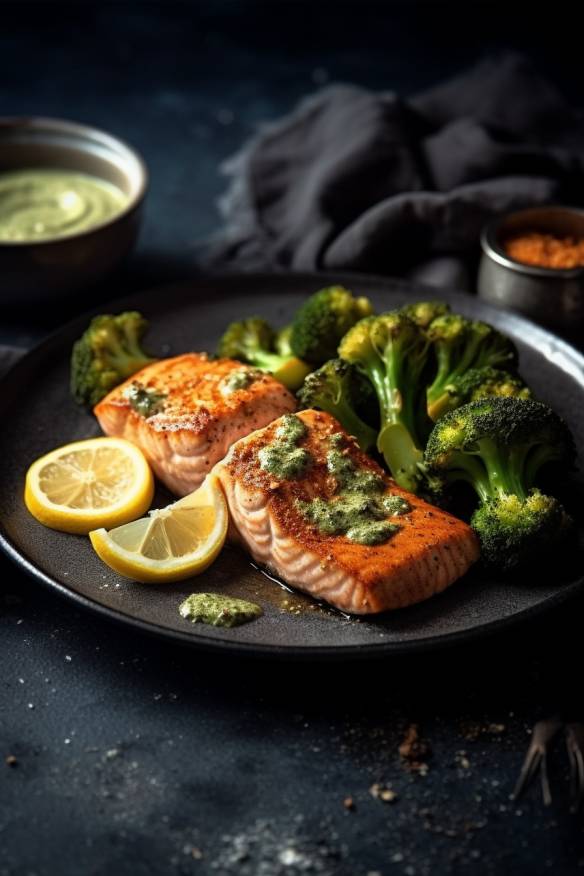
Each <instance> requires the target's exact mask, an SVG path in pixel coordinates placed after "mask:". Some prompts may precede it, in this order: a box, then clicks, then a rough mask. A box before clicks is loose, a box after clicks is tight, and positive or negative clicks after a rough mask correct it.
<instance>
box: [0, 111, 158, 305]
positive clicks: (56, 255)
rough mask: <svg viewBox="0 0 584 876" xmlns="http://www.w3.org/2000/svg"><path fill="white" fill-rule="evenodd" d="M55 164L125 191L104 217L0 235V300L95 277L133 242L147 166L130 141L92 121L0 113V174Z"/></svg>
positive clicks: (47, 294) (17, 300) (58, 290)
mask: <svg viewBox="0 0 584 876" xmlns="http://www.w3.org/2000/svg"><path fill="white" fill-rule="evenodd" d="M29 167H35V168H41V167H44V168H59V169H64V170H72V171H77V172H80V173H88V174H91V175H93V176H97V177H100V178H101V179H104V180H106V181H108V182H110V183H113V184H114V185H116V186H117V187H118V188H120V189H121V190H122V191H123V192H124V194H125V195H126V196H127V198H128V202H127V204H126V206H125V207H124V209H123V210H121V211H120V212H119V213H116V214H115V215H114V216H112V217H111V218H110V219H108V220H107V221H105V222H103V223H100V224H99V225H95V226H93V227H91V228H89V229H88V230H86V231H81V232H79V233H77V234H71V235H67V236H66V237H55V238H54V239H49V240H41V241H34V242H26V241H23V242H10V243H7V242H0V302H1V303H2V304H3V305H12V304H18V305H22V303H23V302H25V301H27V300H28V301H39V300H43V299H48V298H51V297H55V296H57V295H59V296H60V295H63V294H65V293H68V292H71V291H73V290H76V289H80V288H82V287H83V286H87V285H89V284H94V283H96V282H97V281H98V280H100V279H102V278H103V277H104V276H105V275H106V274H108V273H109V272H110V271H111V270H112V269H113V268H115V267H116V265H117V264H118V263H119V262H120V261H121V260H122V259H123V258H124V256H126V255H127V254H128V252H129V251H130V249H131V248H132V246H133V245H134V243H135V241H136V238H137V235H138V230H139V226H140V220H141V213H142V205H143V202H144V197H145V194H146V188H147V184H148V173H147V170H146V166H145V164H144V162H143V160H142V158H141V157H140V156H139V155H138V153H137V152H135V151H134V149H132V148H131V147H130V146H128V145H127V144H126V143H124V142H123V141H122V140H119V139H118V138H117V137H113V136H112V135H111V134H106V133H105V132H104V131H99V130H97V129H96V128H91V127H88V126H87V125H80V124H76V123H74V122H67V121H63V120H61V119H45V118H19V117H17V118H0V173H1V172H3V171H10V170H18V169H21V168H29Z"/></svg>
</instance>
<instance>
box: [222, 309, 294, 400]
mask: <svg viewBox="0 0 584 876" xmlns="http://www.w3.org/2000/svg"><path fill="white" fill-rule="evenodd" d="M275 343H276V334H275V332H274V330H273V329H272V327H271V326H270V325H269V323H267V322H266V320H265V319H262V318H261V317H259V316H250V317H248V318H247V319H243V320H241V322H232V323H231V325H229V326H227V329H226V330H225V332H224V334H223V336H222V337H221V340H220V341H219V346H218V348H217V352H218V354H219V355H220V356H223V357H225V358H227V359H238V360H239V361H240V362H246V363H247V364H249V365H254V366H255V367H256V368H259V369H260V370H261V371H269V372H270V373H271V374H273V376H274V377H275V378H276V380H279V381H280V382H281V383H283V384H284V386H287V387H288V389H292V390H296V389H298V387H299V386H301V384H302V381H303V380H304V378H305V377H306V375H307V374H309V373H310V370H311V369H310V366H309V365H307V364H306V362H302V361H301V360H300V359H298V358H297V357H296V356H294V355H291V354H287V353H284V354H281V353H277V352H276V351H275Z"/></svg>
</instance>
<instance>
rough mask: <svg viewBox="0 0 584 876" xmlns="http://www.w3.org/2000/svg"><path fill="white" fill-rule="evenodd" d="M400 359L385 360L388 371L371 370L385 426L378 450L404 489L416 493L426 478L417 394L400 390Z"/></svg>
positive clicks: (402, 381)
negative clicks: (420, 444)
mask: <svg viewBox="0 0 584 876" xmlns="http://www.w3.org/2000/svg"><path fill="white" fill-rule="evenodd" d="M398 358H399V357H397V356H391V357H388V358H387V359H385V360H384V362H385V367H381V364H380V365H379V366H376V365H372V366H371V367H370V368H369V370H368V375H369V379H370V380H371V383H372V384H373V387H374V389H375V392H376V393H377V398H378V400H379V408H380V413H381V422H382V423H383V424H384V425H383V426H382V428H381V431H380V432H379V435H378V437H377V449H378V450H379V452H380V453H381V454H382V455H383V458H384V459H385V461H386V463H387V465H388V467H389V470H390V471H391V473H392V474H393V477H394V478H395V480H396V481H397V483H398V484H400V486H402V487H404V489H406V490H411V491H412V492H416V491H417V489H418V487H419V482H420V479H421V478H422V476H423V462H424V453H423V451H422V450H420V448H419V446H418V444H417V443H416V433H417V429H416V410H415V408H416V405H415V398H414V393H413V392H407V393H406V394H405V396H404V394H403V393H402V392H401V391H400V390H399V389H397V387H398V386H400V385H404V375H403V374H402V373H401V372H402V370H403V369H402V368H401V367H400V365H399V364H398V362H397V360H398Z"/></svg>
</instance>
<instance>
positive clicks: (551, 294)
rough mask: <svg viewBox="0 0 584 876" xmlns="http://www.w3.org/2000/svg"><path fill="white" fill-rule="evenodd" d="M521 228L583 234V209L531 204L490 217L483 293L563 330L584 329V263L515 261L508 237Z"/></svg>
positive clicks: (484, 246) (501, 304) (490, 299)
mask: <svg viewBox="0 0 584 876" xmlns="http://www.w3.org/2000/svg"><path fill="white" fill-rule="evenodd" d="M520 231H539V232H543V233H546V234H555V235H558V236H560V237H567V236H571V237H578V238H584V210H576V209H572V208H570V207H560V206H550V207H532V208H530V209H528V210H518V211H516V212H513V213H506V214H505V215H504V216H500V217H498V218H497V219H495V220H493V221H492V222H490V223H489V224H488V225H487V226H486V227H485V228H484V229H483V233H482V235H481V247H482V250H483V255H482V258H481V263H480V267H479V277H478V294H479V296H480V297H481V298H482V299H484V300H485V301H488V302H489V304H494V305H495V306H497V307H503V308H509V309H512V310H516V311H519V312H520V313H523V314H524V315H525V316H527V317H529V318H530V319H532V320H534V321H535V322H538V323H541V324H542V325H545V326H548V327H549V328H551V329H555V330H556V331H558V332H560V333H562V334H568V335H571V336H575V335H578V334H579V333H581V332H582V330H583V329H584V268H570V269H557V268H541V267H537V266H535V265H525V264H523V263H522V262H518V261H515V259H512V258H510V257H509V256H508V255H507V254H506V252H505V250H504V248H503V241H504V239H505V237H507V236H509V235H510V234H516V233H517V232H520Z"/></svg>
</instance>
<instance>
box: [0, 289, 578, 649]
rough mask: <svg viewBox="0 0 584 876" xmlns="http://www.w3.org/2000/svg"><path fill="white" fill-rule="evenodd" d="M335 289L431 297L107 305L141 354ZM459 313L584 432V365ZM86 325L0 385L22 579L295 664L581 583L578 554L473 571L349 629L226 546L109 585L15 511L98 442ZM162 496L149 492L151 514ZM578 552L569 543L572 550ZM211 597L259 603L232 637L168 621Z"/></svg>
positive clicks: (506, 617)
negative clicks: (123, 315)
mask: <svg viewBox="0 0 584 876" xmlns="http://www.w3.org/2000/svg"><path fill="white" fill-rule="evenodd" d="M332 281H344V282H345V283H346V284H347V285H350V286H351V288H352V289H354V291H355V292H357V293H360V294H364V295H368V296H370V297H371V298H372V300H373V302H374V304H375V305H376V307H378V308H380V309H388V308H391V307H393V306H395V305H398V304H401V303H403V302H404V301H406V300H407V299H410V300H412V299H413V298H415V297H417V298H418V299H419V298H428V297H429V296H433V297H436V290H434V292H432V291H431V290H428V289H423V288H413V287H411V286H407V285H405V284H402V283H397V282H392V281H383V280H376V279H371V278H363V277H357V276H355V277H345V278H343V277H342V276H334V277H333V276H328V277H323V276H322V275H287V276H275V275H271V276H266V275H261V276H251V275H250V276H231V277H223V278H217V279H209V280H198V281H196V282H193V283H192V285H188V286H180V287H174V288H170V289H165V290H162V291H161V290H158V291H156V290H155V291H152V292H149V293H145V294H142V295H138V296H134V297H132V298H131V299H128V300H126V301H121V302H116V305H115V308H116V310H121V309H123V308H126V307H133V308H137V309H139V310H141V311H143V312H144V313H145V314H146V315H147V316H148V317H149V318H150V320H151V332H150V336H149V345H150V348H151V349H152V350H153V352H158V353H159V354H160V355H175V354H178V353H180V352H182V351H184V350H190V349H194V350H212V349H214V347H215V343H216V341H217V339H218V337H219V335H220V333H221V331H222V329H223V328H224V326H225V325H226V324H227V323H228V322H229V321H230V320H232V319H238V318H240V317H241V316H243V315H244V314H254V313H258V314H262V315H264V316H265V317H267V318H268V319H270V320H273V321H274V322H275V323H283V322H284V321H286V320H287V318H288V317H289V316H290V314H291V313H292V312H293V310H294V309H295V308H296V307H297V306H298V305H299V304H300V302H301V301H302V300H303V299H304V298H305V297H306V295H307V294H310V293H311V292H313V291H315V290H316V289H318V288H319V287H321V286H322V285H324V284H325V283H327V282H332ZM442 297H444V298H448V300H449V301H450V302H451V304H452V305H453V306H455V307H456V308H457V309H459V310H460V311H461V312H463V313H465V314H467V315H469V316H473V317H477V318H480V319H485V320H488V321H489V322H491V323H493V324H494V325H496V326H499V327H500V328H501V329H503V330H504V331H505V332H507V333H508V334H509V335H510V336H511V337H512V338H513V339H514V340H515V341H516V343H517V345H518V347H519V351H520V358H521V370H522V373H523V374H524V376H525V378H526V379H527V380H528V382H529V383H530V384H531V386H532V387H533V390H534V392H535V394H536V395H537V396H538V397H539V398H541V399H542V400H544V401H546V402H549V403H550V404H552V405H553V406H554V408H555V409H556V410H557V411H558V412H559V413H560V414H562V415H563V416H564V417H565V418H566V419H567V421H568V423H569V425H570V426H571V427H572V429H573V431H574V434H575V435H576V436H577V440H578V441H580V436H581V435H582V434H584V358H583V357H582V356H581V355H580V354H579V353H577V352H576V351H575V350H573V349H572V348H571V347H569V346H568V345H567V344H565V343H564V342H563V341H561V340H559V339H558V338H556V337H553V336H552V335H550V334H548V333H547V332H545V331H544V330H542V329H540V328H538V327H536V326H535V325H532V324H530V323H529V322H526V321H525V320H523V319H521V318H519V317H516V316H511V315H510V314H508V313H505V312H501V311H497V310H494V309H492V308H490V307H488V306H486V305H484V304H482V303H480V302H478V301H477V300H475V299H473V298H471V297H465V296H456V295H448V296H442ZM86 324H87V317H84V318H82V319H79V320H76V321H75V322H74V323H73V324H71V325H69V326H66V327H65V328H63V329H62V330H61V331H59V332H58V333H57V334H56V335H53V336H52V337H51V338H50V339H49V340H47V341H46V342H45V343H43V344H41V345H40V346H39V347H37V348H36V349H35V350H33V351H32V352H31V353H30V354H29V355H27V356H26V357H25V358H24V359H23V360H22V361H21V362H19V364H18V365H17V366H16V367H15V368H14V369H13V370H12V371H11V372H10V373H9V374H8V375H7V376H6V377H5V379H4V380H3V382H2V385H1V390H0V422H1V423H2V432H1V435H0V519H1V528H0V543H1V544H2V547H3V548H4V550H5V551H6V552H7V553H8V554H9V555H10V556H11V557H12V558H13V559H14V560H15V561H16V562H17V563H18V564H19V565H20V566H21V567H22V568H24V569H25V570H26V571H27V572H29V573H30V574H31V575H33V576H34V577H35V578H37V579H38V580H40V581H42V582H44V583H45V584H48V585H49V586H50V587H53V588H54V589H55V590H56V591H58V592H59V593H61V594H62V595H64V596H67V597H69V598H70V599H73V600H75V601H76V602H78V603H80V604H82V605H84V606H86V607H87V608H90V609H92V610H93V611H96V612H98V613H100V614H102V615H103V616H104V617H109V618H112V619H115V620H118V621H120V622H122V623H127V624H131V625H133V626H135V627H139V628H141V629H143V630H147V631H150V632H151V633H155V634H157V635H159V636H163V637H167V638H171V639H175V640H180V641H182V642H186V643H190V644H193V645H200V646H201V645H202V646H207V647H211V646H213V647H219V648H223V649H228V650H229V649H230V650H236V651H241V652H248V653H256V654H271V655H280V656H294V657H301V656H305V657H341V656H359V655H379V654H382V653H399V652H407V651H413V650H417V649H424V648H428V647H430V646H436V645H439V644H446V643H449V642H456V641H459V640H463V639H469V638H471V637H474V636H476V635H478V634H481V633H484V632H487V631H489V630H494V629H499V628H502V627H504V626H506V625H509V624H511V623H514V622H515V621H519V620H520V619H525V618H527V617H529V616H531V615H534V614H536V613H537V612H540V611H542V610H544V609H547V608H549V607H551V606H552V605H554V604H557V603H558V602H560V601H562V600H564V599H566V598H567V597H568V596H570V595H571V594H573V593H575V592H576V591H577V590H579V589H580V588H581V586H582V583H583V580H584V579H583V573H584V563H583V562H582V560H583V559H584V546H583V545H582V544H580V546H577V547H574V549H573V552H572V553H571V554H570V556H569V557H568V562H566V563H564V564H563V565H562V567H561V568H556V569H555V571H554V573H553V574H549V573H545V574H542V575H541V576H537V575H534V574H531V575H530V576H529V577H528V579H527V580H525V579H522V578H520V577H519V576H515V577H510V578H508V579H507V580H504V579H502V578H501V577H498V576H496V575H490V576H489V575H487V574H486V573H485V572H482V571H479V570H474V571H472V572H471V573H470V574H469V575H467V576H466V577H465V578H463V579H461V580H460V581H458V582H457V583H456V584H455V585H454V586H452V587H450V588H449V589H448V590H447V591H446V592H445V593H443V594H441V595H439V596H435V597H433V598H432V599H430V600H428V601H427V602H424V603H422V604H421V605H417V606H413V607H412V608H408V609H404V610H401V611H398V612H394V613H393V614H389V615H386V616H379V617H375V618H367V619H364V618H363V619H357V618H345V617H344V616H342V615H340V614H338V613H337V612H335V611H333V610H330V609H327V608H324V607H320V606H318V605H317V604H316V603H314V602H312V601H311V600H310V599H308V598H306V597H304V596H302V595H299V594H296V593H290V592H286V591H285V590H283V589H282V588H281V587H280V586H279V585H278V584H277V583H274V582H272V581H270V580H268V579H267V577H265V576H264V575H262V574H261V573H260V572H259V571H257V570H256V569H254V568H253V567H252V566H251V565H250V562H249V559H248V558H247V556H246V555H245V554H244V553H242V552H240V551H239V550H236V549H234V548H231V547H227V548H226V549H225V550H224V551H223V553H222V554H221V556H220V557H219V559H218V560H217V562H216V563H215V564H214V565H213V566H212V567H211V568H210V569H209V570H208V571H207V572H206V573H204V574H203V575H202V576H201V577H200V578H195V579H193V580H191V581H186V582H184V583H183V584H180V585H176V584H171V585H166V586H156V587H154V586H144V585H139V584H134V583H131V582H129V581H126V580H124V579H121V578H119V577H118V576H116V575H115V574H114V573H113V572H111V571H110V570H109V569H107V568H106V567H105V566H104V565H103V564H102V563H101V562H100V560H99V559H98V558H97V556H96V555H95V554H94V553H93V551H92V549H91V546H90V544H89V540H88V539H87V538H84V537H78V536H72V535H66V534H63V533H59V532H53V531H51V530H48V529H45V528H44V527H43V526H41V525H40V524H38V523H37V522H36V521H35V520H33V519H32V518H31V517H30V515H29V514H28V512H27V511H26V509H25V507H24V505H23V501H22V487H23V479H24V473H25V471H26V469H27V467H28V466H29V464H30V463H31V462H32V461H33V460H34V459H36V457H38V456H40V455H41V454H42V453H46V452H47V451H48V450H50V449H52V448H53V447H55V446H57V445H59V444H64V443H66V442H68V441H74V440H78V439H80V438H86V437H89V436H92V435H96V434H98V428H97V426H96V423H95V421H94V419H93V418H92V417H91V416H90V415H89V414H86V413H83V412H82V411H80V410H79V408H77V407H76V406H75V404H74V403H73V402H72V400H71V398H70V395H69V387H68V358H69V352H70V349H71V343H72V341H73V340H74V338H75V337H77V336H78V335H79V333H80V331H82V329H83V328H84V327H85V325H86ZM169 499H170V496H168V494H164V492H163V491H160V494H159V496H158V497H157V503H158V504H165V503H166V502H167V501H168V500H169ZM580 541H582V539H581V540H580ZM196 590H202V591H206V590H217V591H221V592H226V593H230V594H233V595H237V596H243V597H248V598H251V599H253V600H255V601H257V602H259V603H261V604H262V606H263V607H264V611H265V613H264V616H263V617H262V618H260V619H259V620H258V621H256V622H254V623H251V624H248V625H247V626H242V627H239V628H235V629H232V630H224V629H215V628H212V627H206V626H202V625H191V624H190V623H189V622H188V621H185V620H183V619H182V618H181V617H180V616H179V614H178V611H177V609H178V605H179V603H180V601H181V600H182V599H183V598H184V596H185V595H187V594H188V593H191V592H192V591H196Z"/></svg>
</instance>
